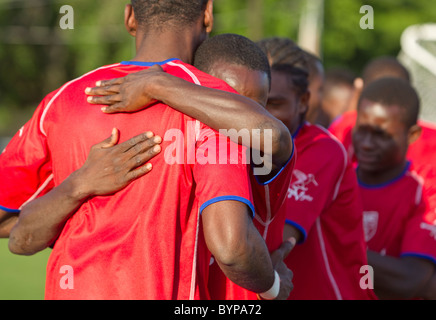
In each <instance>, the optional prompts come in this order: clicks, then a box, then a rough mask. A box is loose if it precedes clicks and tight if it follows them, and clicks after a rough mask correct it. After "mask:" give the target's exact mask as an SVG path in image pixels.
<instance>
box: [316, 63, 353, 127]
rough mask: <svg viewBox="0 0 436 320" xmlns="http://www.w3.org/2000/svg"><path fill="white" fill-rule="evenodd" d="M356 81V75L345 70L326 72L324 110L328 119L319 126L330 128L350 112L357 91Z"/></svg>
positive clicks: (334, 69)
mask: <svg viewBox="0 0 436 320" xmlns="http://www.w3.org/2000/svg"><path fill="white" fill-rule="evenodd" d="M355 79H356V77H355V76H354V74H353V73H352V72H351V71H350V70H348V69H345V68H333V69H330V70H328V71H327V72H326V75H325V82H324V90H323V99H322V110H323V112H324V114H325V115H326V117H325V121H324V122H320V123H319V125H322V126H323V127H324V128H328V127H329V126H330V124H331V123H332V122H333V121H334V120H335V119H336V118H338V117H339V116H341V115H342V114H344V113H345V112H347V111H350V110H349V108H350V107H351V105H352V99H353V96H354V93H355V90H356V89H355V87H354V82H355Z"/></svg>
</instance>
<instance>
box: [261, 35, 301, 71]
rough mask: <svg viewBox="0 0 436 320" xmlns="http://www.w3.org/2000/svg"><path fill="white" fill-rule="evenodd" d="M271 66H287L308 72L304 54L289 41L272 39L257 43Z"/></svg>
mask: <svg viewBox="0 0 436 320" xmlns="http://www.w3.org/2000/svg"><path fill="white" fill-rule="evenodd" d="M257 44H258V45H259V47H260V48H261V49H262V50H263V52H265V54H266V55H267V57H268V61H269V64H270V65H271V66H274V65H281V64H288V65H291V66H294V67H296V68H300V69H303V70H306V71H309V62H308V60H307V56H306V53H305V52H304V51H303V50H302V49H301V48H300V47H299V46H298V45H297V44H296V43H295V42H294V41H292V40H291V39H288V38H281V37H272V38H266V39H263V40H260V41H258V42H257Z"/></svg>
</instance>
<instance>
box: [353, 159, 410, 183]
mask: <svg viewBox="0 0 436 320" xmlns="http://www.w3.org/2000/svg"><path fill="white" fill-rule="evenodd" d="M407 165H408V162H407V161H406V160H404V162H402V163H401V164H398V165H397V166H395V167H393V168H392V169H388V170H382V171H368V170H363V169H362V168H360V167H359V168H358V169H357V177H358V178H359V181H360V182H362V183H364V184H366V185H370V186H376V185H380V184H384V183H387V182H389V181H392V180H394V179H395V178H398V177H399V176H400V175H401V174H402V173H403V172H404V170H405V169H406V167H407Z"/></svg>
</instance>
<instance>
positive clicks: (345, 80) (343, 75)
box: [324, 68, 356, 88]
mask: <svg viewBox="0 0 436 320" xmlns="http://www.w3.org/2000/svg"><path fill="white" fill-rule="evenodd" d="M355 79H356V76H355V75H354V74H353V72H352V71H350V70H348V69H346V68H332V69H329V70H328V71H327V72H326V75H325V87H324V88H326V87H327V86H333V87H335V86H340V85H343V86H347V87H350V88H353V87H354V80H355Z"/></svg>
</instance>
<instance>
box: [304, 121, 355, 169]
mask: <svg viewBox="0 0 436 320" xmlns="http://www.w3.org/2000/svg"><path fill="white" fill-rule="evenodd" d="M300 141H301V142H303V143H302V146H301V147H303V148H304V149H303V150H300V149H301V148H299V146H298V145H297V152H298V154H299V156H300V155H301V153H302V152H304V153H306V152H307V151H310V152H316V153H318V154H319V156H320V157H322V159H326V160H327V159H331V160H341V163H343V162H344V161H345V162H347V159H348V157H347V152H346V150H345V148H344V146H343V144H342V143H341V142H340V141H339V140H338V139H337V138H336V137H335V136H334V135H332V134H331V133H330V132H329V131H328V130H327V129H325V128H323V127H321V126H318V125H312V124H306V125H305V128H304V130H302V132H301V140H300ZM297 142H298V141H297ZM318 160H319V159H318Z"/></svg>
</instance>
